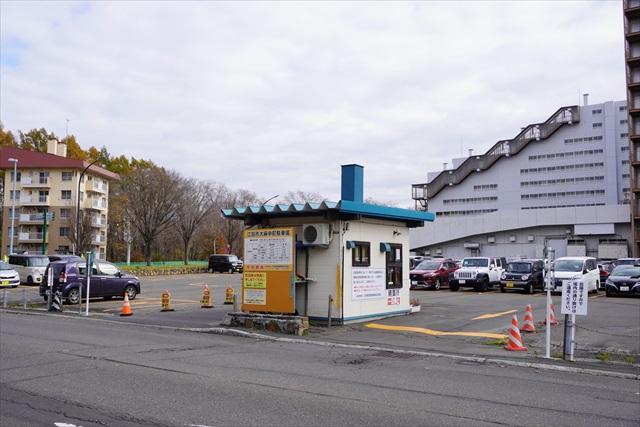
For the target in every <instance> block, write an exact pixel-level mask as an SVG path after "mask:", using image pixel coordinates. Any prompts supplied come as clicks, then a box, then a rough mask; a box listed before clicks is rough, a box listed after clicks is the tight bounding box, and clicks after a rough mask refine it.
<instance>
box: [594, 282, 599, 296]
mask: <svg viewBox="0 0 640 427" xmlns="http://www.w3.org/2000/svg"><path fill="white" fill-rule="evenodd" d="M599 286H600V284H599V283H598V282H596V288H595V289H594V290H593V293H594V294H597V293H598V287H599Z"/></svg>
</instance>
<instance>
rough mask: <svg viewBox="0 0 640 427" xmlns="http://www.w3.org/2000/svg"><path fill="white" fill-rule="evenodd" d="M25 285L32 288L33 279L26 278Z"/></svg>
mask: <svg viewBox="0 0 640 427" xmlns="http://www.w3.org/2000/svg"><path fill="white" fill-rule="evenodd" d="M27 285H29V286H33V277H31V276H29V277H27Z"/></svg>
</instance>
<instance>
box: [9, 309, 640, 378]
mask: <svg viewBox="0 0 640 427" xmlns="http://www.w3.org/2000/svg"><path fill="white" fill-rule="evenodd" d="M6 310H12V311H20V312H23V313H24V312H25V310H20V309H6ZM26 311H27V312H29V313H32V314H40V315H54V316H57V315H64V316H75V317H84V316H83V314H82V313H78V312H77V311H75V310H66V311H64V312H62V313H51V312H47V311H46V310H42V309H32V310H26ZM232 311H233V305H225V304H218V305H214V306H213V307H211V308H204V307H198V308H194V307H191V308H189V309H176V310H174V311H161V310H160V309H150V308H146V309H141V310H136V308H135V306H134V307H133V310H132V314H131V315H130V316H121V315H119V314H113V313H112V314H105V313H90V314H89V316H88V317H89V318H92V319H99V320H103V321H113V322H124V323H129V324H135V325H145V326H152V327H160V328H172V329H181V330H187V331H192V332H197V333H210V334H226V335H236V336H244V337H248V338H253V339H270V340H281V341H287V342H297V341H305V342H313V343H316V344H317V345H324V346H340V347H353V348H368V349H375V350H378V351H379V352H380V353H381V354H384V355H388V356H389V357H402V355H406V354H418V355H423V356H425V357H447V358H456V359H460V360H462V361H466V363H469V364H479V363H493V364H502V365H511V366H522V367H528V368H534V369H549V370H562V371H569V372H580V373H587V374H591V375H607V376H616V377H623V378H631V379H637V380H640V360H638V358H639V357H640V356H639V355H638V354H637V352H635V351H632V352H631V353H630V352H625V351H624V350H623V348H622V347H621V351H620V352H618V353H613V354H608V353H607V354H605V355H603V354H602V352H599V353H598V352H593V351H589V349H582V350H581V349H576V350H575V351H574V354H573V357H572V359H573V360H568V359H563V349H564V345H563V339H564V328H563V322H562V319H558V320H559V323H560V324H559V325H558V326H553V327H551V332H550V338H551V339H550V340H549V345H548V348H549V355H550V357H547V334H546V329H545V328H546V326H545V325H543V324H542V322H537V325H536V328H535V329H536V333H520V338H521V342H522V347H524V348H526V350H524V349H523V350H521V351H509V350H506V349H505V344H506V343H505V342H504V341H505V340H502V339H499V338H495V337H486V336H474V335H473V334H470V335H466V334H456V333H442V332H439V333H438V332H437V331H432V330H429V329H425V328H424V325H425V324H427V323H428V318H429V316H431V315H432V314H431V313H429V310H428V309H427V310H425V309H424V308H423V310H421V311H420V312H417V313H412V314H408V315H402V316H394V317H388V318H384V319H378V320H372V321H368V322H362V323H357V324H349V325H332V326H331V327H328V326H327V325H317V324H313V323H312V324H311V326H310V328H309V330H308V333H306V334H305V335H302V336H296V335H285V334H278V333H272V332H269V331H265V330H255V329H242V328H237V327H236V328H230V327H225V326H222V325H221V322H222V320H223V318H224V316H225V314H227V313H229V312H232ZM580 332H581V333H583V334H586V333H588V331H580ZM509 334H510V335H511V332H509ZM627 339H628V338H626V337H624V336H621V337H620V343H622V342H624V341H625V340H627ZM637 340H638V339H637V338H636V339H635V341H637ZM637 344H638V343H637V342H636V343H634V344H633V345H631V346H630V348H635V347H636V346H637Z"/></svg>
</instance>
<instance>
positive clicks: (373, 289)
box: [351, 267, 387, 301]
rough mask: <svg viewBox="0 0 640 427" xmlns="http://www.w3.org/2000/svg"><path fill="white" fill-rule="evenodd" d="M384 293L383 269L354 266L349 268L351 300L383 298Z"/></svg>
mask: <svg viewBox="0 0 640 427" xmlns="http://www.w3.org/2000/svg"><path fill="white" fill-rule="evenodd" d="M386 296H387V295H386V285H385V269H384V268H372V267H354V268H352V269H351V300H352V301H362V300H368V299H383V298H385V297H386Z"/></svg>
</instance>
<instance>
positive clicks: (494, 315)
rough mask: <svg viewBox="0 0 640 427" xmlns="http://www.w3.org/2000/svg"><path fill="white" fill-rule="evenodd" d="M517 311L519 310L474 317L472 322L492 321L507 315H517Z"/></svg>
mask: <svg viewBox="0 0 640 427" xmlns="http://www.w3.org/2000/svg"><path fill="white" fill-rule="evenodd" d="M516 311H518V310H509V311H504V312H502V313H493V314H483V315H482V316H478V317H474V318H473V319H471V320H480V319H492V318H494V317H500V316H504V315H505V314H511V313H515V312H516Z"/></svg>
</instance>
